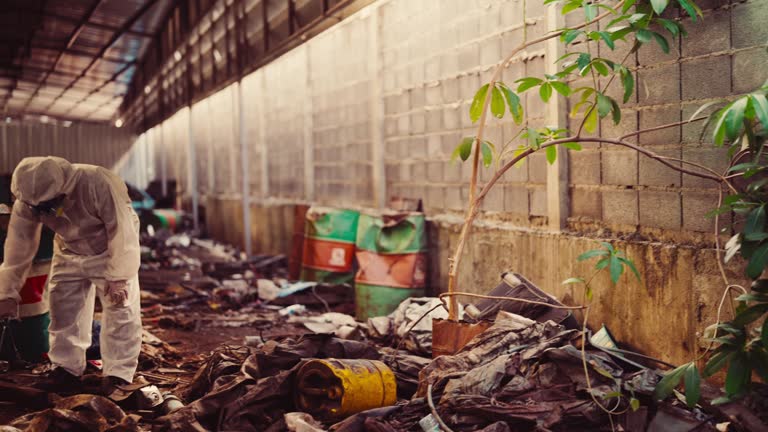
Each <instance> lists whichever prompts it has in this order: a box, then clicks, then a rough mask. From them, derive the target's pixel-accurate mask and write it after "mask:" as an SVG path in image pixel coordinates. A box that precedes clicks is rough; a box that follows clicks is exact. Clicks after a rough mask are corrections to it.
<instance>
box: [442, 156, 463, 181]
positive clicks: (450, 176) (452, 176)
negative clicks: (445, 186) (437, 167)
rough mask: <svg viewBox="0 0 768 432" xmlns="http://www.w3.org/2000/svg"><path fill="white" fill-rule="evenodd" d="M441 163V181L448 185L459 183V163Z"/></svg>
mask: <svg viewBox="0 0 768 432" xmlns="http://www.w3.org/2000/svg"><path fill="white" fill-rule="evenodd" d="M441 163H442V164H443V180H445V181H446V182H450V183H461V161H452V162H441Z"/></svg>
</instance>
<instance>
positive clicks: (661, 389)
mask: <svg viewBox="0 0 768 432" xmlns="http://www.w3.org/2000/svg"><path fill="white" fill-rule="evenodd" d="M689 364H690V363H686V364H684V365H682V366H678V367H677V368H675V369H673V370H671V371H669V372H667V373H666V374H665V375H664V378H662V379H661V381H659V383H658V384H656V389H655V390H654V392H653V395H654V397H655V398H656V399H657V400H664V399H666V398H667V396H669V395H671V394H672V390H674V389H675V387H677V386H678V385H679V384H680V380H682V379H683V375H684V374H685V371H686V370H687V369H688V365H689Z"/></svg>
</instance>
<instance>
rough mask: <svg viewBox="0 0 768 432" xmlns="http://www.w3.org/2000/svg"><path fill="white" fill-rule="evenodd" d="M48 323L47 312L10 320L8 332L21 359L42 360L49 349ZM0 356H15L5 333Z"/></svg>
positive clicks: (9, 339) (49, 316) (7, 357)
mask: <svg viewBox="0 0 768 432" xmlns="http://www.w3.org/2000/svg"><path fill="white" fill-rule="evenodd" d="M50 323H51V315H50V313H48V312H46V313H44V314H41V315H35V316H31V317H26V318H22V319H21V320H19V321H11V323H10V332H11V334H12V336H13V340H14V341H15V343H16V348H17V349H18V350H19V355H20V356H21V358H22V359H23V360H25V361H28V362H39V361H42V360H43V355H44V354H46V353H47V352H48V350H49V349H50V345H49V342H48V325H49V324H50ZM0 356H2V358H4V359H13V358H15V353H14V350H13V346H12V345H11V338H10V337H9V335H6V337H5V339H4V340H3V346H2V347H1V348H0Z"/></svg>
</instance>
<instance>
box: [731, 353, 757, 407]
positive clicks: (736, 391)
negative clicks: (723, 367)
mask: <svg viewBox="0 0 768 432" xmlns="http://www.w3.org/2000/svg"><path fill="white" fill-rule="evenodd" d="M751 376H752V368H751V367H750V366H749V363H748V362H747V358H746V354H744V353H743V352H740V353H737V354H736V355H735V356H734V357H733V359H732V360H731V364H730V366H728V373H727V374H726V377H725V392H726V393H727V395H728V396H729V397H732V396H737V395H740V394H741V393H744V392H745V391H746V390H747V387H748V386H749V382H750V379H751Z"/></svg>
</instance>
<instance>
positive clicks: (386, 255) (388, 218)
mask: <svg viewBox="0 0 768 432" xmlns="http://www.w3.org/2000/svg"><path fill="white" fill-rule="evenodd" d="M355 247H356V248H357V252H356V256H357V262H358V265H359V269H358V271H357V275H355V305H356V315H357V319H359V320H363V321H364V320H366V319H368V318H370V317H375V316H382V315H389V314H390V313H391V312H393V311H394V310H395V309H397V306H398V305H400V303H401V302H402V301H403V300H405V299H406V298H408V297H414V296H416V297H419V296H423V295H424V288H425V286H426V267H427V266H426V261H427V260H426V250H427V235H426V220H425V218H424V214H423V213H417V212H412V213H386V214H371V213H363V214H361V215H360V219H359V221H358V225H357V240H356V243H355Z"/></svg>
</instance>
